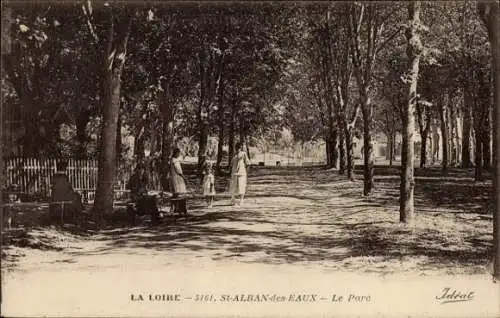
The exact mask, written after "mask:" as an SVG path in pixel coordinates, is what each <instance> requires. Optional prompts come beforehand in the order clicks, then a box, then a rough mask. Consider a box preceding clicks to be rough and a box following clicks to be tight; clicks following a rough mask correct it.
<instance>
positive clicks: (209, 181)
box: [203, 161, 215, 208]
mask: <svg viewBox="0 0 500 318" xmlns="http://www.w3.org/2000/svg"><path fill="white" fill-rule="evenodd" d="M203 195H204V196H205V199H206V200H207V205H208V207H209V208H211V207H212V204H213V201H214V196H215V177H214V173H213V169H212V163H211V162H209V161H207V162H206V163H205V167H204V169H203Z"/></svg>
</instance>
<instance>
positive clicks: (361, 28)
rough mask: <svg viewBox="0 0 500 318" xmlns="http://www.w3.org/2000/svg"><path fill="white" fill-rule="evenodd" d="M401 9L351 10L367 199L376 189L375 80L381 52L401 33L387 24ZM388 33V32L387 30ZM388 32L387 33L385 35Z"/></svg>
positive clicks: (359, 6) (367, 6) (357, 6)
mask: <svg viewBox="0 0 500 318" xmlns="http://www.w3.org/2000/svg"><path fill="white" fill-rule="evenodd" d="M398 10H399V8H398V7H397V5H395V6H393V7H391V8H389V7H387V6H384V5H382V4H380V3H374V2H371V3H366V2H361V3H351V4H349V9H348V14H347V16H348V23H347V26H348V35H349V41H350V42H349V43H350V46H351V50H350V52H351V58H352V64H353V71H354V76H355V78H356V83H357V86H358V91H359V97H360V104H361V113H362V115H363V116H362V117H363V160H364V169H363V194H364V195H365V196H368V195H370V194H371V193H372V191H373V188H374V182H373V176H374V166H375V158H374V154H373V141H372V132H373V126H374V120H373V112H374V111H373V107H374V105H373V93H374V92H373V90H374V87H373V79H374V71H375V66H376V62H377V57H378V53H380V51H381V50H382V49H383V48H384V47H385V46H386V45H387V44H388V43H390V42H391V41H392V40H393V39H394V38H395V37H396V36H397V35H398V34H399V33H400V31H401V30H402V29H401V28H400V27H399V26H398V25H396V24H394V25H395V26H392V28H391V23H388V20H389V19H390V18H391V19H394V18H395V17H396V15H397V12H398ZM387 30H388V31H387ZM384 31H385V32H384Z"/></svg>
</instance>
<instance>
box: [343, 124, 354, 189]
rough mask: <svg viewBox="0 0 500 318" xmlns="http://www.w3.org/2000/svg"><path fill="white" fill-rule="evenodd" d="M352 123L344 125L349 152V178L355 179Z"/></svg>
mask: <svg viewBox="0 0 500 318" xmlns="http://www.w3.org/2000/svg"><path fill="white" fill-rule="evenodd" d="M352 129H353V128H352V127H351V126H350V125H347V124H346V125H345V126H344V133H345V146H346V152H347V178H348V179H349V180H351V181H354V147H353V144H354V134H353V133H352Z"/></svg>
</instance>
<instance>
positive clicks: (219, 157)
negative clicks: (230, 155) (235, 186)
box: [215, 82, 224, 173]
mask: <svg viewBox="0 0 500 318" xmlns="http://www.w3.org/2000/svg"><path fill="white" fill-rule="evenodd" d="M223 84H224V83H223V82H222V83H221V88H220V92H219V118H218V121H219V140H218V143H217V161H216V164H215V165H216V166H215V169H216V171H217V173H220V168H221V162H222V155H223V151H224V104H223V98H224V85H223Z"/></svg>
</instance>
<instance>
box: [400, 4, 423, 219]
mask: <svg viewBox="0 0 500 318" xmlns="http://www.w3.org/2000/svg"><path fill="white" fill-rule="evenodd" d="M420 7H421V4H420V1H412V2H409V3H408V20H409V21H408V26H407V29H406V39H407V42H408V43H407V49H406V54H407V55H408V74H407V79H406V80H407V85H408V98H407V102H406V104H405V107H404V110H403V118H402V121H403V147H402V153H401V187H400V202H399V213H400V217H399V219H400V221H401V222H403V223H411V222H412V221H413V218H414V214H415V211H414V202H413V192H414V188H415V178H414V175H413V171H414V168H413V167H414V164H413V160H414V158H415V156H414V146H413V137H414V134H415V111H416V104H417V82H418V71H419V63H420V55H421V53H422V51H423V47H422V43H421V40H420V36H419V31H420V30H421V29H422V26H421V22H420Z"/></svg>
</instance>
